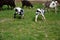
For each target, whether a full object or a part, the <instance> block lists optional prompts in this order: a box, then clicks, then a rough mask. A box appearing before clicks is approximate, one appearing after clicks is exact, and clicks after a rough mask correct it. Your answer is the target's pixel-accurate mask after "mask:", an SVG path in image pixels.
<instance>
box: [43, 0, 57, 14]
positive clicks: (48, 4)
mask: <svg viewBox="0 0 60 40" xmlns="http://www.w3.org/2000/svg"><path fill="white" fill-rule="evenodd" d="M57 4H58V2H57V1H51V2H49V1H47V2H46V3H45V4H44V5H45V8H47V10H48V9H49V8H54V9H55V13H56V12H57Z"/></svg>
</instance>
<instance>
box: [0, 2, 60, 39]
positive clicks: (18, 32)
mask: <svg viewBox="0 0 60 40" xmlns="http://www.w3.org/2000/svg"><path fill="white" fill-rule="evenodd" d="M16 5H17V6H19V7H21V5H20V3H17V4H16ZM41 7H42V6H41V4H38V3H36V4H34V8H30V9H29V8H24V13H25V16H24V19H18V18H16V19H14V18H13V14H14V10H3V11H0V40H60V7H58V12H57V14H55V13H54V11H51V12H49V13H48V12H46V13H45V17H46V21H43V20H41V17H40V16H39V18H38V22H34V17H35V11H36V9H37V8H41ZM3 8H6V7H3Z"/></svg>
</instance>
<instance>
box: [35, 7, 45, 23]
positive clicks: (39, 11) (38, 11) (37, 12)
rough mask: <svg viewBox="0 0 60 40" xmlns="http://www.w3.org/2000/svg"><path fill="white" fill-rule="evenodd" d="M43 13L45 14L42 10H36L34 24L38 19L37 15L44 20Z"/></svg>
mask: <svg viewBox="0 0 60 40" xmlns="http://www.w3.org/2000/svg"><path fill="white" fill-rule="evenodd" d="M44 13H45V10H44V9H39V8H38V9H37V10H36V16H35V22H37V18H38V16H39V15H42V19H45V16H44Z"/></svg>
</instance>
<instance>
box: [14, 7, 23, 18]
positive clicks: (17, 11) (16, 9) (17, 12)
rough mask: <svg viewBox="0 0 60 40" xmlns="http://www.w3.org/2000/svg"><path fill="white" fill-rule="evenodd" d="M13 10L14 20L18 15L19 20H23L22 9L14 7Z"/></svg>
mask: <svg viewBox="0 0 60 40" xmlns="http://www.w3.org/2000/svg"><path fill="white" fill-rule="evenodd" d="M14 10H15V13H14V18H16V15H17V14H18V15H20V16H21V18H24V10H23V9H22V8H20V7H15V8H14Z"/></svg>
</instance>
